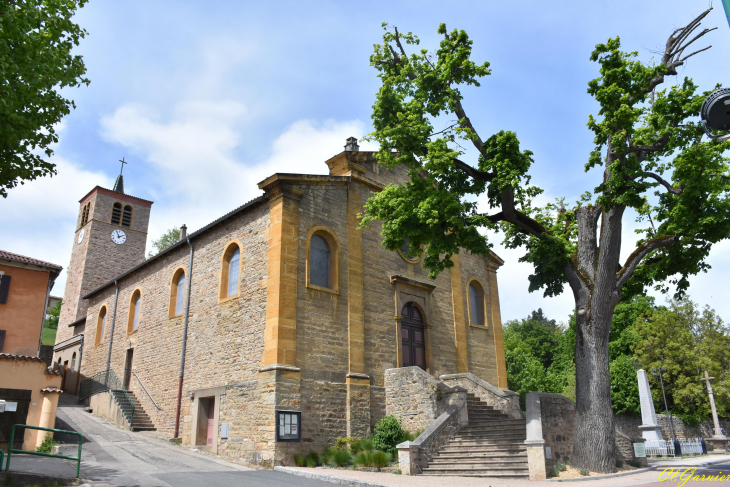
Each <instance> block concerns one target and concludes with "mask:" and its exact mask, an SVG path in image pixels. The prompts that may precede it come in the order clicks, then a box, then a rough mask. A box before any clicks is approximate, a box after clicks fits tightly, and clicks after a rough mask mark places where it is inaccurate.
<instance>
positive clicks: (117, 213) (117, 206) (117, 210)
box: [112, 203, 122, 225]
mask: <svg viewBox="0 0 730 487" xmlns="http://www.w3.org/2000/svg"><path fill="white" fill-rule="evenodd" d="M121 219H122V204H121V203H114V204H113V205H112V225H119V222H120V220H121Z"/></svg>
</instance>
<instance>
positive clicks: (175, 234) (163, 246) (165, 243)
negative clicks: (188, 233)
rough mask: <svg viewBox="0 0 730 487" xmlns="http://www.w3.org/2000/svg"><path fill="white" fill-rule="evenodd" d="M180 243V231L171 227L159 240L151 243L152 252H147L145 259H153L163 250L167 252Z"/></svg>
mask: <svg viewBox="0 0 730 487" xmlns="http://www.w3.org/2000/svg"><path fill="white" fill-rule="evenodd" d="M179 241H180V229H179V228H177V227H172V228H171V229H169V230H168V231H166V232H165V233H163V234H162V236H160V238H158V239H157V240H153V241H152V247H153V250H150V251H149V252H147V258H148V259H149V258H150V257H154V256H155V255H157V254H159V253H160V252H162V251H163V250H167V249H168V248H170V247H172V246H173V245H175V244H176V243H178V242H179Z"/></svg>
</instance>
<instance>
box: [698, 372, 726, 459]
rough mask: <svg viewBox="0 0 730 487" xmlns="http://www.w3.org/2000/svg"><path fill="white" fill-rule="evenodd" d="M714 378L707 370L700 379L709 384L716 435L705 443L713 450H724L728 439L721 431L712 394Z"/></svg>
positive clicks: (708, 391)
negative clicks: (711, 382)
mask: <svg viewBox="0 0 730 487" xmlns="http://www.w3.org/2000/svg"><path fill="white" fill-rule="evenodd" d="M714 379H715V378H714V377H710V374H708V373H707V371H706V370H705V376H704V377H703V378H702V379H700V380H703V381H705V383H706V384H707V395H708V396H710V408H712V421H713V422H714V423H715V434H714V435H712V438H705V442H706V443H708V444H710V445H712V449H713V451H714V450H724V449H725V444H726V443H727V441H728V438H726V437H725V435H723V434H722V430H721V429H720V421H719V420H718V419H717V408H716V407H715V395H714V394H713V392H712V384H710V381H711V380H714Z"/></svg>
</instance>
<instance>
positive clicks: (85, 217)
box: [80, 203, 91, 227]
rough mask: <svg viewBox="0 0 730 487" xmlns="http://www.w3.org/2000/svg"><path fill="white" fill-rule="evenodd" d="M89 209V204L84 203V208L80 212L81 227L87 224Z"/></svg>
mask: <svg viewBox="0 0 730 487" xmlns="http://www.w3.org/2000/svg"><path fill="white" fill-rule="evenodd" d="M90 209H91V203H86V204H85V205H84V208H83V209H82V210H81V225H80V226H81V227H83V226H84V225H86V224H87V223H89V210H90Z"/></svg>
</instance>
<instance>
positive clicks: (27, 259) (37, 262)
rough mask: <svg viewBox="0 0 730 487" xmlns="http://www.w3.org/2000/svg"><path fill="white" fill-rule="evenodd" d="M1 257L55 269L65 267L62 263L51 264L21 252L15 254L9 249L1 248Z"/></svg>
mask: <svg viewBox="0 0 730 487" xmlns="http://www.w3.org/2000/svg"><path fill="white" fill-rule="evenodd" d="M0 259H6V260H12V261H15V262H22V263H23V264H32V265H39V266H42V267H52V268H54V269H58V270H59V271H60V270H61V269H63V267H61V266H60V265H56V264H51V263H50V262H45V261H43V260H38V259H34V258H32V257H26V256H24V255H20V254H14V253H12V252H8V251H7V250H0Z"/></svg>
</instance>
